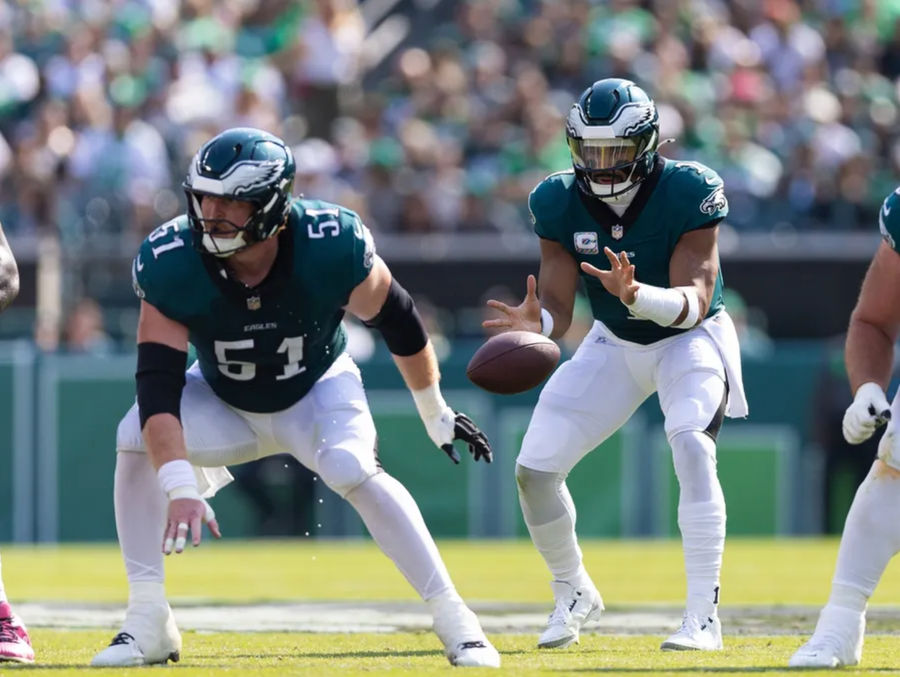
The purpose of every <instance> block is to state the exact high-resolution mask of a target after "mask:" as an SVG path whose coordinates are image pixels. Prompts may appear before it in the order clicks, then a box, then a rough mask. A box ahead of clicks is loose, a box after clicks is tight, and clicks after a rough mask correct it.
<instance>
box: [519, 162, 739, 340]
mask: <svg viewBox="0 0 900 677" xmlns="http://www.w3.org/2000/svg"><path fill="white" fill-rule="evenodd" d="M528 207H529V209H530V210H531V216H532V220H533V221H534V231H535V232H536V233H537V234H538V235H539V236H540V237H542V238H545V239H548V240H554V241H556V242H559V243H560V244H561V245H562V246H563V247H565V248H566V249H567V250H568V251H569V253H571V254H572V256H573V257H574V258H575V261H576V262H578V263H579V264H580V263H581V262H582V261H587V262H588V263H591V264H593V265H594V266H596V267H597V268H600V269H601V270H609V259H607V258H606V255H605V254H604V253H603V248H604V247H609V248H610V249H612V250H613V251H614V252H617V253H618V252H621V251H625V252H627V253H628V258H629V259H630V260H631V261H632V262H633V263H634V266H635V277H636V279H637V280H638V281H640V282H644V283H646V284H652V285H654V286H657V287H670V286H671V284H670V282H669V260H670V259H671V258H672V251H673V250H674V249H675V245H676V244H677V243H678V239H679V238H680V237H681V236H682V235H683V234H684V233H687V232H689V231H691V230H697V229H699V228H710V227H713V226H715V225H716V224H718V223H719V221H721V220H722V219H723V218H725V216H726V215H727V214H728V201H727V200H726V198H725V190H724V187H723V183H722V179H721V178H720V177H719V175H718V174H716V173H715V172H714V171H713V170H711V169H709V168H708V167H706V166H704V165H702V164H700V163H699V162H676V161H673V160H668V159H665V158H663V157H662V156H658V157H657V160H656V164H655V165H654V168H653V170H652V171H651V172H650V175H649V176H648V177H647V178H646V179H645V180H644V181H643V182H642V184H641V186H640V187H638V188H637V192H636V193H635V196H634V199H633V200H632V201H631V204H630V205H629V206H628V209H626V210H625V212H624V213H623V214H622V216H618V215H617V214H616V213H615V212H614V211H613V210H612V209H611V208H610V207H609V206H607V205H606V204H605V203H603V202H602V201H601V200H598V199H594V198H590V197H588V196H586V195H584V194H583V193H582V192H581V191H580V190H579V189H578V187H577V185H576V183H575V174H574V172H573V171H572V170H569V171H565V172H558V173H556V174H551V175H550V176H548V177H547V178H546V179H544V180H543V181H542V182H541V183H539V184H538V185H537V187H536V188H535V189H534V190H533V191H532V192H531V195H530V196H529V198H528ZM579 272H580V275H581V278H582V279H583V280H584V283H585V285H586V287H587V294H588V299H589V300H590V303H591V311H592V313H593V315H594V318H595V319H597V320H600V321H601V322H603V324H605V325H606V326H607V327H609V329H610V331H612V332H613V333H614V334H615V335H616V336H618V337H619V338H622V339H625V340H626V341H633V342H635V343H641V344H648V343H653V342H655V341H659V340H660V339H664V338H667V337H669V336H674V335H675V334H679V333H681V332H684V331H687V330H686V329H675V328H672V327H661V326H660V325H658V324H656V323H655V322H652V321H650V320H644V319H641V318H637V317H634V316H633V315H631V313H629V311H628V309H627V308H626V307H625V305H624V304H623V303H622V302H621V301H620V300H619V298H618V297H616V296H613V295H612V294H610V293H609V292H607V291H606V289H604V287H603V285H602V284H601V283H600V280H598V279H596V278H595V277H592V276H590V275H588V274H587V273H584V272H582V271H581V268H580V266H579ZM723 306H724V301H723V299H722V274H721V272H719V274H718V276H717V278H716V285H715V291H714V293H713V297H712V299H711V301H710V304H709V312H708V313H707V317H710V316H712V315H714V314H715V313H717V312H719V310H721V309H722V307H723Z"/></svg>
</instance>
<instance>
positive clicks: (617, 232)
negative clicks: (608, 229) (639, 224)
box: [612, 223, 625, 240]
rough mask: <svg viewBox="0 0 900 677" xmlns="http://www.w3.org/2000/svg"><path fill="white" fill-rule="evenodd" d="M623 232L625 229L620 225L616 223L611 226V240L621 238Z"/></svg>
mask: <svg viewBox="0 0 900 677" xmlns="http://www.w3.org/2000/svg"><path fill="white" fill-rule="evenodd" d="M624 234H625V229H624V228H622V226H620V225H619V224H618V223H617V224H616V225H614V226H613V227H612V236H613V240H621V239H622V236H623V235H624Z"/></svg>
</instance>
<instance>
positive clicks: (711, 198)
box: [700, 186, 728, 214]
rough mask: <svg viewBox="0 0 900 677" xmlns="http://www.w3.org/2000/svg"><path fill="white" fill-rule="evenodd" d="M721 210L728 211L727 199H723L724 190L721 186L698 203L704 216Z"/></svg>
mask: <svg viewBox="0 0 900 677" xmlns="http://www.w3.org/2000/svg"><path fill="white" fill-rule="evenodd" d="M723 209H728V198H726V197H725V188H724V187H723V186H719V187H718V188H716V189H715V190H713V192H711V193H710V194H709V195H707V196H706V199H705V200H703V202H701V203H700V211H701V212H703V213H704V214H715V213H716V212H718V211H721V210H723Z"/></svg>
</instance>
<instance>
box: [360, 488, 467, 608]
mask: <svg viewBox="0 0 900 677" xmlns="http://www.w3.org/2000/svg"><path fill="white" fill-rule="evenodd" d="M346 498H347V500H348V501H349V502H350V504H351V505H352V506H353V507H354V508H355V509H356V512H358V513H359V516H360V517H362V520H363V522H365V524H366V528H368V530H369V533H370V534H372V538H373V539H375V542H376V543H377V544H378V547H380V548H381V551H382V552H383V553H384V554H385V555H387V556H388V557H390V558H391V560H392V561H393V562H394V564H395V565H396V566H397V568H398V569H399V570H400V573H402V574H403V575H404V576H405V577H406V580H408V581H409V583H410V585H412V586H413V588H415V589H416V592H418V593H419V595H421V597H422V599H424V600H426V601H428V600H430V599H432V598H433V597H436V596H438V595H439V594H441V593H443V592H447V591H448V590H451V589H453V582H452V581H451V580H450V574H448V573H447V567H445V566H444V562H443V560H442V559H441V555H440V553H439V552H438V549H437V546H436V545H435V543H434V539H432V538H431V534H430V533H429V532H428V527H426V526H425V520H424V519H422V513H421V512H419V506H417V505H416V501H415V499H413V497H412V496H411V495H410V493H409V492H408V491H407V490H406V487H404V486H403V485H402V484H400V482H398V481H397V480H396V479H394V478H393V477H391V476H390V475H388V474H387V473H384V472H381V473H378V474H377V475H373V476H372V477H370V478H369V479H367V480H366V481H365V482H363V483H362V484H360V485H359V486H358V487H356V488H354V489H352V490H351V491H350V492H349V493H348V494H347V496H346Z"/></svg>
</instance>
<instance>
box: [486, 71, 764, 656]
mask: <svg viewBox="0 0 900 677" xmlns="http://www.w3.org/2000/svg"><path fill="white" fill-rule="evenodd" d="M566 135H567V139H568V142H569V148H570V150H571V154H572V160H573V164H574V167H573V169H571V170H569V171H565V172H559V173H557V174H553V175H551V176H549V177H547V178H546V179H545V180H544V181H543V182H542V183H540V184H539V185H538V186H537V187H536V188H535V189H534V191H533V192H532V193H531V196H530V198H529V207H530V209H531V213H532V215H533V217H534V229H535V232H536V233H537V235H538V236H539V237H540V244H541V268H540V301H539V300H538V296H537V294H536V290H535V281H534V278H533V277H529V280H528V294H527V296H526V298H525V301H524V302H523V303H522V304H521V305H519V306H518V307H515V308H512V307H510V306H507V305H505V304H503V303H500V302H498V301H491V302H489V303H490V305H491V306H492V307H494V308H497V309H499V310H501V311H503V313H504V314H505V317H503V318H501V319H496V320H488V321H487V322H485V325H486V326H493V327H499V328H509V329H522V330H529V331H543V333H544V334H545V335H549V336H551V337H559V336H562V335H563V333H565V331H566V329H567V328H568V326H569V324H570V322H571V319H572V307H573V304H574V300H575V290H576V287H577V285H578V283H579V277H580V278H581V280H582V281H583V282H584V284H585V286H586V287H587V293H588V297H589V298H590V302H591V310H592V312H593V315H594V319H595V322H594V326H593V328H592V329H591V331H590V332H589V333H588V335H587V337H586V338H585V339H584V341H583V342H582V344H581V346H580V347H579V348H578V351H577V352H576V353H575V355H574V357H573V358H572V359H571V360H569V361H568V362H566V363H564V364H563V365H562V366H561V367H560V368H559V369H557V371H556V373H555V374H554V375H553V376H552V377H551V378H550V380H549V381H548V382H547V384H546V386H544V389H543V391H542V392H541V396H540V400H539V401H538V405H537V407H536V408H535V410H534V414H533V416H532V419H531V423H530V424H529V426H528V431H527V433H526V434H525V439H524V440H523V442H522V449H521V452H520V453H519V457H518V459H517V463H516V479H517V481H518V487H519V500H520V503H521V505H522V513H523V515H524V518H525V523H526V524H527V526H528V531H529V533H530V534H531V538H532V540H533V541H534V544H535V545H536V546H537V549H538V550H539V551H540V553H541V555H543V557H544V560H545V561H546V563H547V566H548V568H549V569H550V571H551V573H552V574H553V582H552V584H551V585H552V589H553V595H554V597H555V600H556V607H555V609H554V611H553V613H552V614H551V615H550V619H549V621H548V623H547V627H546V628H545V630H544V632H543V633H542V634H541V636H540V639H539V640H538V646H540V647H544V648H554V647H564V646H568V645H569V644H572V643H574V642H577V641H578V638H579V631H580V629H581V627H582V625H583V624H584V623H585V622H587V621H589V620H591V619H592V618H595V617H596V616H598V615H599V614H600V611H601V610H602V608H603V602H602V600H601V599H600V594H599V593H598V592H597V589H596V588H595V587H594V584H593V582H592V581H591V579H590V576H589V575H588V573H587V571H585V568H584V565H583V564H582V559H581V550H580V549H579V547H578V542H577V540H576V537H575V506H574V504H573V503H572V498H571V496H570V495H569V491H568V489H567V488H566V483H565V480H566V476H567V475H568V474H569V471H570V470H572V468H574V467H575V465H576V464H577V463H578V461H579V460H581V458H582V457H583V456H584V455H585V454H587V453H588V452H589V451H591V450H592V449H594V448H595V447H597V446H598V445H599V444H601V443H602V442H603V441H604V440H606V439H607V438H608V437H609V436H610V435H612V434H613V433H614V432H615V431H616V430H618V429H619V427H620V426H622V425H623V424H624V423H625V421H627V420H628V419H629V418H630V417H631V415H632V414H633V413H634V412H635V410H636V409H637V408H638V406H640V404H641V403H642V402H643V401H644V400H645V399H647V397H649V396H650V395H651V394H652V393H653V392H654V391H656V392H658V393H659V402H660V406H661V407H662V411H663V414H664V415H665V430H666V436H667V437H668V440H669V444H670V445H671V447H672V457H673V460H674V464H675V473H676V475H677V476H678V482H679V486H680V490H681V493H680V498H679V503H678V526H679V528H680V529H681V536H682V539H683V543H684V562H685V571H686V574H687V593H688V594H687V605H686V608H685V613H684V620H683V622H682V625H681V628H680V629H679V630H678V631H677V632H675V633H674V634H673V635H672V636H670V637H669V638H668V639H666V640H665V641H664V642H663V644H662V648H663V649H676V650H677V649H695V650H714V649H720V648H721V647H722V635H721V627H720V624H719V619H718V616H717V613H716V606H717V604H718V601H719V571H720V569H721V566H722V551H723V548H724V542H725V500H724V497H723V495H722V489H721V487H720V486H719V480H718V478H717V476H716V435H717V433H718V430H719V426H720V425H721V423H722V418H723V416H724V415H728V416H746V414H747V404H746V400H745V398H744V394H743V386H742V385H741V371H740V355H739V352H738V345H737V336H736V334H735V331H734V326H733V325H732V323H731V320H730V319H729V318H728V315H727V313H726V312H725V310H724V303H723V300H722V275H721V274H720V272H719V258H718V251H717V248H716V232H717V224H718V223H719V221H721V220H722V219H723V218H724V217H725V216H726V215H727V213H728V202H727V200H726V199H725V193H724V188H723V185H722V179H721V178H719V176H718V175H717V174H716V173H715V172H713V171H712V170H711V169H709V168H708V167H705V166H704V165H702V164H699V163H695V162H675V161H673V160H669V159H666V158H663V157H662V156H660V155H659V153H658V152H657V147H658V145H659V122H658V116H657V112H656V106H655V105H654V103H653V101H652V100H651V99H650V97H649V96H647V94H646V92H644V90H643V89H641V88H640V87H638V86H637V85H635V84H634V83H633V82H630V81H628V80H622V79H619V78H607V79H605V80H600V81H598V82H595V83H594V84H593V85H592V86H590V87H588V88H587V89H586V90H585V91H584V92H583V93H582V95H581V97H580V98H579V99H578V101H576V102H575V104H574V105H573V106H572V109H571V112H570V114H569V118H568V121H567V125H566ZM632 262H634V263H632ZM607 267H608V268H607ZM601 268H602V269H601ZM636 271H637V274H636ZM638 280H639V281H638ZM541 306H543V309H542V307H541Z"/></svg>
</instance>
